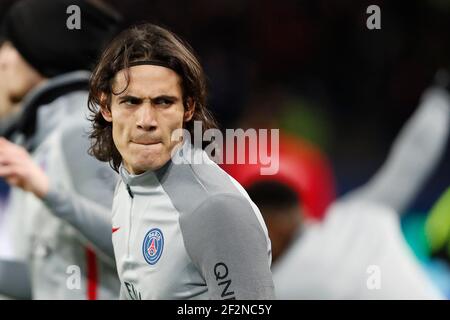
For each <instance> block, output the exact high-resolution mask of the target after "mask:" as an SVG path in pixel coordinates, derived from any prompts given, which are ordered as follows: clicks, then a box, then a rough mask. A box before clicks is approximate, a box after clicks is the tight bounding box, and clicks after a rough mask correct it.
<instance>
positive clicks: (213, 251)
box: [180, 194, 275, 300]
mask: <svg viewBox="0 0 450 320" xmlns="http://www.w3.org/2000/svg"><path fill="white" fill-rule="evenodd" d="M180 226H181V231H182V234H183V239H184V243H185V247H186V250H187V252H188V254H189V256H190V258H191V259H192V261H193V263H194V264H195V266H196V267H197V268H198V269H199V270H200V272H201V274H202V276H203V278H204V279H205V281H206V284H207V286H208V292H209V296H210V298H211V299H217V300H218V299H275V295H274V284H273V280H272V273H271V271H270V266H269V254H268V251H267V239H266V236H265V234H264V232H263V229H262V227H261V225H260V223H259V221H258V219H257V218H256V215H255V213H254V212H253V210H252V208H251V206H250V203H249V202H248V201H247V200H246V199H245V198H243V197H239V196H236V195H231V194H221V195H216V196H212V197H209V198H208V199H207V200H205V201H204V202H203V203H202V204H201V205H200V207H199V208H197V209H196V210H195V211H194V212H192V213H190V214H186V215H182V216H181V218H180Z"/></svg>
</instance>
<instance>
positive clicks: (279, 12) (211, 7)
mask: <svg viewBox="0 0 450 320" xmlns="http://www.w3.org/2000/svg"><path fill="white" fill-rule="evenodd" d="M12 2H13V1H7V0H0V19H1V16H2V15H3V14H4V12H5V10H6V9H7V8H8V6H9V5H10V4H11V3H12ZM104 2H106V3H109V4H111V5H113V6H114V7H115V8H116V9H117V10H118V11H119V12H120V13H121V14H122V15H123V16H124V17H125V22H124V27H126V26H128V25H130V24H134V23H137V22H143V21H150V22H154V23H157V24H161V25H164V26H166V27H168V28H169V29H171V30H172V31H174V32H175V33H177V34H178V35H180V36H181V37H182V38H184V39H186V40H187V41H188V42H189V43H190V44H191V45H192V46H193V48H194V49H195V51H196V52H197V54H198V55H199V57H200V60H201V62H202V63H203V65H204V67H205V70H206V73H207V76H208V79H209V91H210V100H209V105H210V108H211V109H212V110H213V112H214V114H215V115H216V117H217V118H218V120H219V123H220V124H221V127H222V128H233V127H246V126H253V127H258V126H272V127H280V128H282V130H285V131H289V132H292V133H295V134H298V135H301V136H303V137H305V138H306V139H308V140H311V141H312V142H314V143H315V144H317V145H318V146H320V147H321V149H322V150H323V151H324V152H325V153H326V154H327V155H328V157H329V158H330V160H331V163H332V166H333V170H334V173H335V176H336V180H337V187H338V194H343V193H345V192H346V191H348V190H350V189H352V188H354V187H356V186H358V185H360V184H363V183H364V182H366V181H367V179H368V178H369V177H370V176H371V175H372V174H373V173H374V172H375V171H376V169H377V168H378V167H379V166H380V165H381V164H382V163H383V161H384V160H385V157H386V155H387V152H388V150H389V147H390V144H391V142H392V141H393V139H394V137H395V136H396V134H397V133H398V131H399V129H400V128H401V126H402V124H403V123H404V122H405V121H406V120H407V118H408V117H409V116H410V115H411V114H412V113H413V111H414V110H415V108H416V107H417V105H418V101H419V98H420V95H421V93H422V92H423V90H424V89H425V88H426V87H427V86H429V85H430V84H431V83H432V80H433V77H434V74H435V72H436V71H437V70H438V69H440V68H448V67H450V63H449V62H450V1H446V0H414V1H411V0H409V1H398V0H396V1H350V0H339V1H337V0H336V1H325V0H315V1H293V0H277V1H274V0H270V1H269V0H262V1H257V0H219V1H217V0H195V1H175V0H157V1H144V0H127V1H123V0H105V1H104ZM371 4H377V5H379V6H380V8H381V30H369V29H367V27H366V19H367V18H368V17H369V15H368V14H367V13H366V8H367V7H368V6H369V5H371ZM36 27H37V28H39V26H36ZM449 149H450V148H448V147H447V151H446V155H445V157H444V159H443V161H442V162H441V164H440V166H439V168H438V170H437V171H436V172H435V174H434V175H433V177H432V178H431V179H430V181H429V182H428V183H427V185H426V186H425V188H424V190H423V191H422V192H421V194H420V196H419V197H418V198H417V201H416V203H415V204H414V205H413V206H412V208H411V210H415V211H427V210H428V209H429V207H430V206H431V205H432V204H433V203H434V202H435V201H436V200H437V198H438V196H439V195H440V194H441V193H442V192H443V191H444V190H445V189H446V188H447V187H448V186H449V184H450V167H449V163H450V152H449Z"/></svg>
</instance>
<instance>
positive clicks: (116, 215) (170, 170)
mask: <svg viewBox="0 0 450 320" xmlns="http://www.w3.org/2000/svg"><path fill="white" fill-rule="evenodd" d="M90 90H91V91H90V97H89V101H90V109H91V111H92V112H93V113H94V114H93V117H92V118H93V127H94V129H93V131H92V132H91V138H92V139H93V140H92V141H93V146H92V149H91V150H92V153H93V154H94V155H95V156H96V157H97V159H99V160H102V161H109V162H110V163H111V165H112V166H113V168H114V169H115V170H117V171H118V172H119V173H120V176H121V178H122V179H121V181H120V182H119V184H118V185H117V187H116V191H115V195H114V202H113V219H112V223H113V229H112V240H113V245H114V252H115V258H116V264H117V269H118V273H119V278H120V280H121V285H122V288H121V298H125V299H208V298H212V299H268V298H274V288H273V281H272V275H271V272H270V263H271V247H270V241H269V238H268V236H267V229H266V226H265V225H264V221H263V219H262V217H261V214H260V212H259V210H258V208H257V207H256V206H255V205H254V203H253V202H252V201H251V200H250V198H249V197H248V195H247V194H246V192H245V191H244V190H243V188H242V187H241V186H240V185H239V184H238V183H237V182H236V181H234V180H233V179H232V178H230V177H229V176H228V175H227V174H226V173H225V172H224V171H222V169H220V168H219V167H218V166H217V165H216V164H215V163H214V162H213V161H211V160H210V159H209V158H208V156H207V155H206V153H205V152H204V151H203V150H202V149H201V148H195V147H194V146H193V145H192V144H191V141H189V140H187V139H182V140H178V139H173V138H172V136H173V135H174V134H175V132H176V131H177V130H179V129H182V128H184V129H186V130H189V132H190V133H191V137H192V138H195V137H194V136H193V124H194V121H201V122H202V125H203V130H206V129H208V128H212V127H213V126H214V121H213V119H212V118H211V116H210V115H209V112H208V111H207V109H206V105H205V101H206V90H205V76H204V73H203V71H202V68H201V66H200V64H199V61H198V60H197V58H196V57H195V56H194V54H193V53H192V51H191V49H190V48H189V46H188V45H187V44H185V43H184V42H183V41H181V40H180V39H179V38H178V37H177V36H176V35H174V34H173V33H171V32H169V31H168V30H166V29H163V28H161V27H158V26H155V25H151V24H142V25H138V26H134V27H131V28H129V29H127V30H125V31H123V32H122V33H121V34H120V35H119V36H118V37H117V38H116V39H115V40H114V41H113V42H112V43H111V44H110V45H109V47H108V48H107V49H106V51H105V52H104V54H103V55H102V57H101V59H100V62H99V64H98V65H97V67H96V69H95V70H94V73H93V77H92V79H91V83H90ZM98 106H99V107H98ZM192 153H194V154H195V156H194V158H197V157H199V158H200V159H202V161H199V162H200V163H197V162H195V161H192V159H191V156H190V155H191V154H192ZM172 155H173V157H172Z"/></svg>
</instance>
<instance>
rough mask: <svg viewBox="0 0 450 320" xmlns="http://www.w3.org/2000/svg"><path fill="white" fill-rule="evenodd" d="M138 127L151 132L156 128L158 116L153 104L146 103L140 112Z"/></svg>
mask: <svg viewBox="0 0 450 320" xmlns="http://www.w3.org/2000/svg"><path fill="white" fill-rule="evenodd" d="M136 124H137V127H138V128H139V129H143V130H147V131H148V130H151V129H153V128H155V127H156V125H157V123H156V114H155V110H154V107H153V106H152V105H151V103H144V104H143V105H142V106H141V108H139V111H138V118H137V123H136Z"/></svg>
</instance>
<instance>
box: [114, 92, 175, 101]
mask: <svg viewBox="0 0 450 320" xmlns="http://www.w3.org/2000/svg"><path fill="white" fill-rule="evenodd" d="M118 99H120V100H126V99H133V100H144V99H146V98H143V97H138V96H134V95H132V94H126V95H123V96H119V97H118ZM150 99H151V100H152V101H154V100H158V99H167V100H172V101H177V100H178V99H179V98H178V97H177V96H173V95H168V94H161V95H158V96H156V97H153V98H150Z"/></svg>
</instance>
